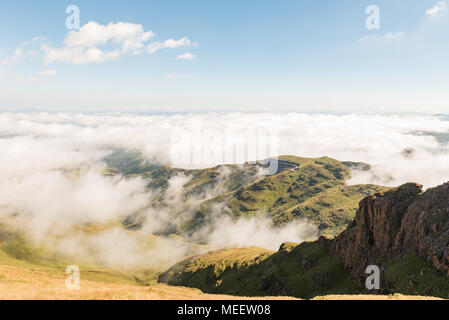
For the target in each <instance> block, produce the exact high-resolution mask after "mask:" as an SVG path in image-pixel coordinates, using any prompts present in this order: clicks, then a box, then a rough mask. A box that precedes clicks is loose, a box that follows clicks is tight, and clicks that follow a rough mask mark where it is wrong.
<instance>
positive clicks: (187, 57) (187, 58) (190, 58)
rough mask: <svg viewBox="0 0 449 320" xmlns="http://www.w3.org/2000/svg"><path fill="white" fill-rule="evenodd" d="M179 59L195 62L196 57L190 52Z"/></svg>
mask: <svg viewBox="0 0 449 320" xmlns="http://www.w3.org/2000/svg"><path fill="white" fill-rule="evenodd" d="M177 59H181V60H193V59H195V55H194V54H193V53H190V52H186V53H184V54H181V55H179V56H178V57H177Z"/></svg>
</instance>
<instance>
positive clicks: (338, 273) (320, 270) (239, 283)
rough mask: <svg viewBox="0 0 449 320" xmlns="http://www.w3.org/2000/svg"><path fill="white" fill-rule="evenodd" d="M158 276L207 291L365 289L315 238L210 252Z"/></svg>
mask: <svg viewBox="0 0 449 320" xmlns="http://www.w3.org/2000/svg"><path fill="white" fill-rule="evenodd" d="M159 281H160V282H165V283H168V284H172V285H182V286H188V287H195V288H199V289H201V290H203V291H204V292H208V293H224V294H232V295H241V296H267V295H268V296H279V295H288V296H294V297H299V298H306V299H309V298H312V297H314V296H317V295H324V294H345V293H358V292H362V290H363V287H362V285H361V284H360V283H359V282H358V281H356V280H354V279H352V278H351V276H350V275H349V273H348V272H347V271H345V270H344V268H343V264H342V263H341V261H340V259H339V258H338V257H335V256H333V255H330V254H329V253H328V252H327V251H326V250H324V249H322V248H321V247H319V245H318V244H316V243H303V244H301V245H298V246H295V245H294V244H284V245H283V246H281V249H280V250H279V251H278V252H276V253H272V252H267V251H266V250H264V249H260V248H243V249H227V250H221V251H217V252H211V253H207V254H205V255H201V256H197V257H193V258H190V259H188V260H185V261H183V262H181V263H179V264H177V265H175V266H174V267H172V268H171V269H170V270H169V271H167V272H166V273H164V274H162V275H161V276H160V277H159Z"/></svg>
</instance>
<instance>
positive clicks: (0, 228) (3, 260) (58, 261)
mask: <svg viewBox="0 0 449 320" xmlns="http://www.w3.org/2000/svg"><path fill="white" fill-rule="evenodd" d="M73 264H75V265H77V266H78V267H79V268H80V272H81V277H82V279H84V280H91V281H97V282H105V283H123V284H136V280H135V279H134V278H133V275H132V274H131V273H124V272H121V271H115V270H108V269H104V268H101V267H97V266H92V265H87V264H85V263H77V262H75V261H73V259H68V258H67V257H63V256H61V255H57V254H54V253H53V252H51V251H50V250H48V249H46V248H43V247H37V246H33V245H31V243H30V241H27V240H26V239H25V238H24V237H23V236H22V235H21V233H20V232H17V230H12V229H11V228H9V227H6V226H5V225H2V224H0V265H8V266H16V267H24V268H30V269H33V270H40V271H46V272H52V273H53V272H55V273H65V270H66V268H67V266H69V265H73ZM155 276H156V275H153V278H155Z"/></svg>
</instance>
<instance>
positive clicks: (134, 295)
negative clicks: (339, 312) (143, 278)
mask: <svg viewBox="0 0 449 320" xmlns="http://www.w3.org/2000/svg"><path fill="white" fill-rule="evenodd" d="M66 276H67V275H66V274H64V273H63V272H61V271H56V270H51V269H48V270H46V269H34V268H27V267H22V266H9V265H0V300H246V299H251V300H253V299H264V300H274V299H275V300H291V299H294V298H291V297H263V298H254V297H250V298H248V297H236V296H229V295H214V294H205V293H203V292H202V291H200V290H198V289H192V288H185V287H175V286H168V285H163V284H156V285H151V286H148V287H145V286H137V285H131V284H125V283H119V282H98V281H91V280H83V279H82V274H81V283H80V286H81V288H80V290H69V289H67V288H66V286H65V280H66ZM434 299H438V298H432V297H419V296H403V295H391V296H380V295H379V296H376V295H329V296H321V297H316V298H314V300H434Z"/></svg>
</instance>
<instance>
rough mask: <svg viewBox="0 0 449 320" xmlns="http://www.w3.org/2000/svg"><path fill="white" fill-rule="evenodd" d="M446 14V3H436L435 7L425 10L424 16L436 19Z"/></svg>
mask: <svg viewBox="0 0 449 320" xmlns="http://www.w3.org/2000/svg"><path fill="white" fill-rule="evenodd" d="M446 12H447V3H446V1H438V2H437V4H436V5H435V6H433V7H432V8H430V9H428V10H426V15H428V16H431V17H437V16H440V15H442V14H444V13H446Z"/></svg>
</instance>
